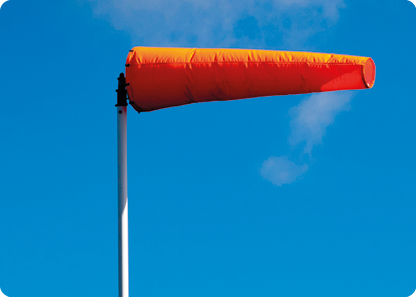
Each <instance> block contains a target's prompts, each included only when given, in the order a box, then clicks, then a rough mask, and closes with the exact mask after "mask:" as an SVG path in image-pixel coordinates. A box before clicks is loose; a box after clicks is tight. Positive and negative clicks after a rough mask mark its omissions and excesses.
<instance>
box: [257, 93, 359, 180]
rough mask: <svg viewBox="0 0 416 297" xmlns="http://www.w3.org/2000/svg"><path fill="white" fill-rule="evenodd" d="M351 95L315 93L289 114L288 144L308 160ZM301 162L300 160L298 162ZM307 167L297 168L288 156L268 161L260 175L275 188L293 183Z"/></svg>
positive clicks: (271, 158) (346, 105) (348, 101)
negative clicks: (289, 131)
mask: <svg viewBox="0 0 416 297" xmlns="http://www.w3.org/2000/svg"><path fill="white" fill-rule="evenodd" d="M353 96H354V92H336V93H334V92H329V93H318V94H313V95H310V96H309V97H307V98H306V99H305V100H303V101H301V102H300V103H299V105H297V106H295V107H292V108H291V109H290V110H289V114H290V116H291V121H290V126H291V130H292V131H291V135H290V136H289V144H290V145H291V146H292V147H300V148H301V150H302V152H301V155H304V154H308V155H309V156H311V153H312V149H313V147H314V146H315V145H317V144H321V143H322V139H323V137H324V136H325V133H326V129H327V127H328V126H329V125H331V124H333V123H334V121H335V117H336V115H338V114H339V113H340V112H342V111H346V110H349V109H350V101H351V99H352V97H353ZM300 159H302V158H300ZM308 168H309V167H308V165H307V164H303V165H297V164H296V163H295V162H292V161H290V160H289V159H288V157H287V156H280V157H270V158H269V159H267V160H266V161H264V163H263V165H262V167H261V169H260V174H261V175H262V176H263V177H264V178H265V179H267V180H269V181H271V182H272V183H273V184H275V185H277V186H281V185H283V184H289V183H292V182H294V181H295V180H296V179H297V177H299V176H301V175H302V174H304V173H305V172H306V171H307V170H308Z"/></svg>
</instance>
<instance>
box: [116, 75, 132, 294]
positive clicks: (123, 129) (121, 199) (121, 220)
mask: <svg viewBox="0 0 416 297" xmlns="http://www.w3.org/2000/svg"><path fill="white" fill-rule="evenodd" d="M116 91H117V104H116V107H117V162H118V291H119V297H128V296H129V232H128V199H127V91H126V80H125V77H124V74H123V73H120V76H119V78H118V89H117V90H116Z"/></svg>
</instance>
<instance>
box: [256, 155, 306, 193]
mask: <svg viewBox="0 0 416 297" xmlns="http://www.w3.org/2000/svg"><path fill="white" fill-rule="evenodd" d="M307 170H308V165H306V164H304V165H301V166H298V165H296V164H295V163H294V162H292V161H290V160H289V159H288V158H287V157H286V156H282V157H270V158H268V159H267V160H266V161H264V162H263V165H262V167H261V169H260V174H261V176H263V177H264V178H265V179H267V180H269V181H271V182H272V183H273V184H275V185H277V186H279V187H280V186H281V185H284V184H290V183H292V182H294V181H295V180H296V179H297V178H298V177H300V176H301V175H302V174H303V173H305V172H306V171H307Z"/></svg>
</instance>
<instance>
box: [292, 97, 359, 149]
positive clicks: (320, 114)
mask: <svg viewBox="0 0 416 297" xmlns="http://www.w3.org/2000/svg"><path fill="white" fill-rule="evenodd" d="M352 97H353V92H337V93H334V92H331V93H319V94H313V95H311V96H309V97H308V98H307V99H306V100H304V101H302V102H301V103H299V105H298V106H295V107H292V108H291V109H290V111H289V114H290V115H291V118H292V119H291V121H290V126H291V128H292V134H291V135H290V138H289V144H290V145H292V146H296V145H299V144H301V145H303V146H304V153H307V154H309V155H310V154H311V152H312V148H313V147H314V146H315V145H317V144H320V143H322V138H323V137H324V136H325V132H326V128H327V127H328V126H329V125H331V124H333V122H334V120H335V116H336V115H337V114H339V113H340V112H341V111H344V110H349V109H350V104H349V103H350V101H351V99H352Z"/></svg>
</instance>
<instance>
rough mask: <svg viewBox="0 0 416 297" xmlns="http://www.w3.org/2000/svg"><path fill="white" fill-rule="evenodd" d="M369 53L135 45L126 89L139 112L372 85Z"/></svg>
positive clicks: (128, 60)
mask: <svg viewBox="0 0 416 297" xmlns="http://www.w3.org/2000/svg"><path fill="white" fill-rule="evenodd" d="M374 81H375V64H374V62H373V60H372V59H371V58H366V57H357V56H347V55H335V54H322V53H309V52H288V51H269V50H248V49H199V48H155V47H134V48H133V49H132V50H130V52H129V54H128V56H127V62H126V83H127V93H128V96H129V100H130V103H131V105H132V106H133V107H134V109H136V110H137V111H138V112H142V111H153V110H157V109H161V108H167V107H172V106H179V105H185V104H191V103H197V102H207V101H225V100H235V99H244V98H252V97H262V96H276V95H290V94H305V93H314V92H328V91H338V90H356V89H366V88H371V87H372V86H373V85H374Z"/></svg>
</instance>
